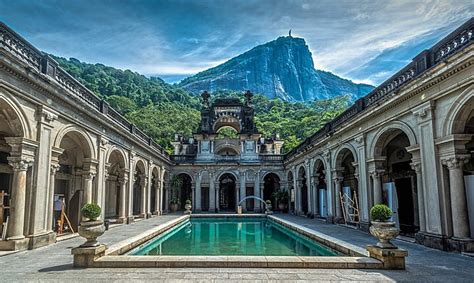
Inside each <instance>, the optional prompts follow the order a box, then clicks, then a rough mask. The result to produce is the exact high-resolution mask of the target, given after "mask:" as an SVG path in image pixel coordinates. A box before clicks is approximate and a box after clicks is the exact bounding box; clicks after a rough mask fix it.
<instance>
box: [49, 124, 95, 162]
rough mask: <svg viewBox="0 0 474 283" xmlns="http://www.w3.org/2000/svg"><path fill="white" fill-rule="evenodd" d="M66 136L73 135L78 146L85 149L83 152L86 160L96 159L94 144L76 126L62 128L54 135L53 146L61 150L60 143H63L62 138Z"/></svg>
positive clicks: (87, 135) (85, 133)
mask: <svg viewBox="0 0 474 283" xmlns="http://www.w3.org/2000/svg"><path fill="white" fill-rule="evenodd" d="M68 134H73V135H75V136H76V137H77V138H78V139H79V140H80V141H81V144H80V145H81V146H82V147H85V149H86V150H85V157H86V158H91V159H97V154H96V151H95V147H94V142H93V141H92V138H91V136H90V135H89V134H88V133H87V132H86V131H84V130H83V129H82V128H80V127H78V126H76V125H68V126H65V127H63V128H62V129H61V130H60V131H59V132H58V134H57V135H56V139H55V141H54V146H55V147H57V148H61V142H62V141H63V139H64V137H65V136H66V135H68Z"/></svg>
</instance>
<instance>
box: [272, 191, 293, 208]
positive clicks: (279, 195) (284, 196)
mask: <svg viewBox="0 0 474 283" xmlns="http://www.w3.org/2000/svg"><path fill="white" fill-rule="evenodd" d="M272 196H273V197H274V198H275V200H276V202H277V203H278V209H280V210H282V211H283V210H285V209H286V208H287V206H288V199H289V198H288V192H287V191H285V190H283V189H280V190H278V191H276V192H274V193H273V194H272Z"/></svg>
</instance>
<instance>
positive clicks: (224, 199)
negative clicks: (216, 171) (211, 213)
mask: <svg viewBox="0 0 474 283" xmlns="http://www.w3.org/2000/svg"><path fill="white" fill-rule="evenodd" d="M217 181H218V184H219V185H218V193H217V195H218V198H217V204H218V208H219V209H218V210H219V211H221V210H230V211H232V210H234V211H235V210H236V209H237V203H238V199H239V198H238V193H239V191H238V185H237V183H238V182H239V179H238V177H237V175H236V174H234V172H232V171H226V172H223V173H222V174H220V175H219V177H218V178H217Z"/></svg>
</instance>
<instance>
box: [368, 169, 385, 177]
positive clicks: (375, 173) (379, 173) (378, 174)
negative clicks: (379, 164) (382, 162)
mask: <svg viewBox="0 0 474 283" xmlns="http://www.w3.org/2000/svg"><path fill="white" fill-rule="evenodd" d="M383 173H385V170H384V169H375V170H372V171H370V172H369V175H370V176H371V177H372V178H379V177H381V176H382V175H383Z"/></svg>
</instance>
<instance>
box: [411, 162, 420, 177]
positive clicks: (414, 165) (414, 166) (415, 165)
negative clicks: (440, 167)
mask: <svg viewBox="0 0 474 283" xmlns="http://www.w3.org/2000/svg"><path fill="white" fill-rule="evenodd" d="M410 166H411V169H413V170H415V172H416V174H420V173H421V162H420V161H413V162H411V163H410Z"/></svg>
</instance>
